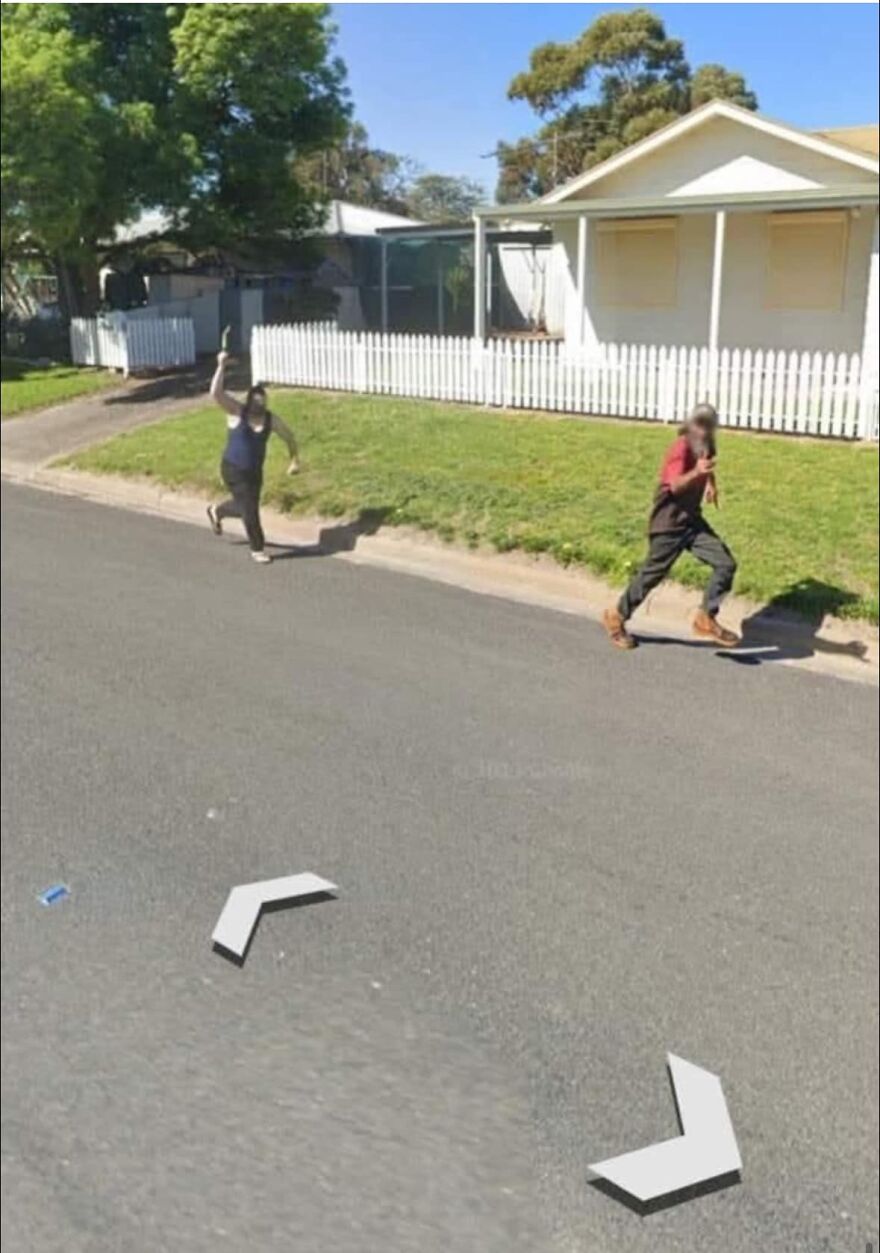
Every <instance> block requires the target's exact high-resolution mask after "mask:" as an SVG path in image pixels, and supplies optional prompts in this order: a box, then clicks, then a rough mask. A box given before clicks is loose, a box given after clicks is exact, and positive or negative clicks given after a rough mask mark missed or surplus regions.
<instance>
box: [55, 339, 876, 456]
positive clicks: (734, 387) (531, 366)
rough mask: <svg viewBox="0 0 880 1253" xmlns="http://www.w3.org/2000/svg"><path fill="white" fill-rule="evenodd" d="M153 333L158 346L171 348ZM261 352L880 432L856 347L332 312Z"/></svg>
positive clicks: (478, 388)
mask: <svg viewBox="0 0 880 1253" xmlns="http://www.w3.org/2000/svg"><path fill="white" fill-rule="evenodd" d="M138 325H139V326H140V327H143V326H144V325H145V323H144V322H141V323H139V324H138ZM164 325H165V326H170V325H171V320H166V321H165V323H164ZM99 331H100V328H99ZM76 336H77V337H78V338H77V344H78V346H79V347H78V351H79V352H80V354H85V355H84V356H83V359H86V357H88V356H89V355H91V356H92V357H94V356H95V355H96V354H97V355H98V356H100V355H101V353H102V352H105V351H106V352H110V351H111V346H107V347H106V348H104V347H102V346H101V344H100V343H97V346H96V331H95V329H94V327H84V328H77V331H76ZM97 337H98V339H100V334H99V333H97ZM73 340H74V331H73V328H72V329H71V342H72V343H73ZM150 343H151V345H152V346H151V348H150V349H149V351H150V352H152V353H153V355H154V356H163V355H164V356H165V357H167V356H168V354H169V352H171V351H172V350H171V349H170V348H169V347H163V346H161V345H158V346H157V341H155V340H151V341H150ZM115 351H117V352H118V351H119V349H118V344H117V345H116V348H115ZM127 351H128V352H129V354H130V353H131V352H132V345H131V344H130V343H129V345H128V348H127ZM139 351H144V352H146V351H147V349H143V350H141V349H140V348H139ZM178 351H180V350H179V348H178ZM74 359H78V358H77V357H76V356H75V358H74ZM144 363H146V360H145V361H144ZM150 363H151V364H152V363H153V361H152V359H151V360H150ZM164 363H166V364H167V363H168V362H164ZM251 363H252V370H253V376H254V378H255V379H259V380H261V381H264V382H267V383H276V384H287V385H289V386H298V387H320V388H328V389H332V390H336V391H357V392H367V393H377V394H380V395H392V396H415V397H420V398H423V399H431V400H451V401H464V402H470V403H472V404H486V405H500V406H504V407H506V408H516V409H549V410H555V411H557V412H565V413H584V414H599V415H608V416H610V417H624V418H625V417H630V418H642V419H647V420H650V421H662V422H671V421H677V420H679V419H680V418H681V417H682V416H683V415H684V414H685V413H686V412H687V411H688V410H689V409H690V408H691V407H692V406H693V405H694V404H695V403H696V402H697V401H701V400H709V401H711V402H712V403H714V404H715V405H716V406H717V407H718V408H719V412H720V416H721V422H722V424H723V425H725V426H733V427H742V428H748V429H751V430H766V431H785V432H792V433H797V434H802V435H803V434H807V435H823V436H832V437H836V438H845V439H854V438H862V439H876V438H877V422H878V418H877V413H878V405H877V380H876V379H875V378H867V377H866V376H865V373H864V371H863V370H862V364H861V359H860V357H859V355H858V354H857V353H853V354H851V355H847V354H845V353H838V354H834V353H824V354H823V353H819V352H815V353H810V352H797V351H786V350H782V349H781V350H778V351H772V350H770V351H764V350H762V349H760V348H759V349H757V350H756V351H753V350H752V349H745V350H741V349H739V348H735V349H733V350H730V349H722V350H721V351H720V352H717V353H713V352H710V351H709V349H708V348H705V347H697V346H691V345H680V346H678V347H668V346H666V345H659V346H658V345H653V344H652V345H644V344H638V345H632V344H600V345H598V347H596V348H595V349H592V350H590V351H577V350H575V351H572V350H571V349H569V348H567V347H566V346H565V345H564V344H562V343H559V342H551V341H546V340H545V341H535V340H517V341H511V340H509V339H497V340H494V339H493V340H489V341H488V342H487V343H485V344H483V343H480V342H479V341H477V340H469V339H464V338H456V337H453V336H437V335H401V334H376V333H372V332H353V331H339V330H337V329H336V327H335V325H334V324H333V323H324V324H301V325H295V326H258V327H255V328H254V332H253V337H252V341H251Z"/></svg>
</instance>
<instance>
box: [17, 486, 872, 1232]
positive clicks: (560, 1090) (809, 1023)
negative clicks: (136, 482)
mask: <svg viewBox="0 0 880 1253" xmlns="http://www.w3.org/2000/svg"><path fill="white" fill-rule="evenodd" d="M2 590H3V621H2V626H3V703H4V717H3V794H2V823H3V847H4V885H3V950H4V971H5V977H4V994H5V995H4V1032H3V1037H4V1043H3V1080H4V1085H3V1086H4V1097H5V1100H4V1106H3V1114H4V1126H3V1141H4V1156H3V1165H4V1188H5V1206H4V1237H7V1238H8V1239H9V1241H10V1243H9V1245H8V1247H9V1248H11V1249H15V1250H17V1251H19V1250H20V1251H23V1253H30V1251H31V1250H33V1251H34V1253H49V1251H53V1253H54V1251H55V1250H62V1249H63V1250H65V1251H66V1253H69V1251H74V1253H79V1251H83V1253H85V1251H86V1250H88V1251H89V1253H94V1251H100V1253H104V1251H105V1250H106V1251H107V1253H129V1251H131V1253H154V1251H155V1250H160V1249H173V1250H175V1253H187V1251H190V1250H192V1251H198V1253H201V1251H203V1250H204V1251H207V1250H211V1251H212V1253H213V1251H214V1250H218V1249H229V1250H234V1251H235V1253H238V1251H239V1250H245V1249H247V1250H260V1251H262V1250H284V1251H285V1253H289V1251H290V1250H296V1251H297V1253H543V1251H544V1250H548V1251H551V1253H574V1251H581V1250H583V1251H584V1253H594V1251H596V1253H618V1251H620V1253H695V1251H699V1253H755V1250H761V1251H762V1253H763V1251H765V1250H767V1251H771V1250H772V1251H776V1250H781V1251H783V1250H791V1251H792V1253H814V1251H815V1253H837V1251H838V1250H853V1251H854V1253H863V1250H864V1249H865V1246H866V1243H867V1242H868V1241H871V1240H874V1241H876V1238H877V1211H876V1186H875V1180H876V1168H877V1156H876V1142H877V1108H876V1083H877V1068H876V1045H875V1039H876V1029H877V1021H876V1017H877V1015H876V999H875V991H876V946H875V935H876V931H875V928H876V914H875V907H874V900H875V895H876V888H877V860H876V853H877V844H876V786H875V781H876V769H877V761H876V743H877V722H876V692H875V691H874V690H872V689H871V688H869V687H862V686H859V685H856V684H850V683H844V682H840V681H838V680H835V679H829V678H824V677H817V676H814V675H810V674H807V673H803V672H797V671H793V670H791V669H787V668H785V667H781V666H774V665H772V664H766V665H762V666H760V667H744V666H740V665H737V664H736V663H735V662H734V661H732V660H731V659H730V658H729V657H720V656H718V655H716V653H715V652H714V651H713V650H712V649H707V648H705V647H704V646H699V647H697V646H694V647H689V646H685V645H681V644H675V643H671V642H667V643H662V644H650V645H646V646H644V647H642V648H641V649H639V650H638V652H636V653H635V654H632V655H623V654H618V653H614V652H612V651H611V650H610V649H609V648H608V647H607V645H606V643H605V641H604V639H603V638H602V636H601V632H600V629H599V628H598V627H597V626H595V625H594V624H591V623H587V622H584V621H583V620H580V619H577V618H573V617H569V616H566V615H562V614H555V613H553V612H549V611H545V610H540V609H537V608H529V607H525V606H523V605H513V604H510V603H507V602H505V601H502V600H499V599H493V598H491V597H482V596H475V595H471V594H469V593H466V592H462V591H459V590H457V589H454V588H451V587H446V586H440V585H437V584H433V583H430V582H427V581H423V580H419V579H415V578H410V577H407V576H403V575H400V574H394V573H390V572H387V571H381V570H377V569H373V568H366V567H359V566H356V565H352V564H347V563H342V562H338V561H334V560H332V559H322V558H320V557H304V556H303V557H299V558H293V559H290V560H283V561H278V562H276V563H275V564H274V565H272V566H271V567H268V568H265V569H263V568H259V567H256V566H254V565H253V564H252V563H251V562H250V561H249V560H248V559H247V555H246V551H245V550H244V549H243V548H242V547H241V546H239V545H238V544H235V543H233V542H232V541H231V540H224V541H217V540H214V539H213V538H212V537H211V536H210V535H209V534H208V532H207V528H206V529H205V531H204V532H202V531H199V530H197V529H195V528H193V527H190V526H184V525H178V524H175V523H172V522H166V521H162V520H159V519H155V518H148V517H144V516H140V515H135V514H128V513H125V512H122V511H117V510H113V509H107V508H103V507H100V506H95V505H91V504H85V503H83V502H81V501H76V500H73V499H69V498H61V497H54V496H52V495H49V494H47V493H41V492H35V491H32V490H30V489H27V488H21V487H6V488H5V490H4V493H3V588H2ZM306 870H310V871H313V872H314V873H316V874H319V875H321V876H323V877H325V878H328V879H330V880H332V881H334V882H335V883H337V884H339V886H340V892H339V895H338V898H337V899H335V900H329V901H324V902H322V903H315V904H308V905H304V906H301V907H298V908H292V909H289V910H284V911H280V912H274V913H271V914H269V915H266V916H264V917H263V918H262V920H261V921H260V923H259V926H258V929H257V932H256V935H255V938H254V941H253V944H252V946H251V949H250V952H249V955H248V957H247V960H246V962H245V964H244V966H242V967H240V968H239V967H236V966H234V965H232V964H231V963H230V962H228V961H226V960H224V959H223V958H222V957H221V956H219V955H218V954H217V953H215V952H213V951H212V949H211V944H210V935H211V931H212V930H213V927H214V924H215V923H216V921H217V917H218V915H219V912H220V909H221V908H222V905H223V903H224V901H225V898H226V895H227V892H228V891H229V889H230V888H231V887H232V886H233V885H234V884H237V883H242V882H248V881H252V880H257V879H262V878H272V877H277V876H280V875H284V874H293V873H297V872H300V871H306ZM59 881H60V882H64V883H66V884H68V885H69V887H70V889H71V896H70V898H69V899H68V900H66V901H64V902H63V903H61V904H58V905H54V906H52V907H49V908H43V907H41V906H40V905H39V904H38V902H37V899H36V897H37V893H38V892H39V891H40V890H41V889H42V888H45V887H47V886H48V885H50V884H53V883H56V882H59ZM667 1051H672V1052H675V1053H677V1054H679V1055H680V1056H682V1057H684V1058H687V1059H688V1060H689V1061H692V1062H695V1063H697V1064H698V1065H701V1066H705V1067H706V1068H708V1069H710V1070H712V1071H714V1072H715V1073H717V1074H718V1075H720V1076H721V1078H722V1080H723V1083H724V1089H725V1094H726V1096H727V1100H728V1105H729V1109H730V1113H731V1117H732V1119H733V1123H734V1126H735V1128H736V1132H737V1136H738V1140H739V1146H740V1150H741V1152H742V1156H743V1162H744V1167H743V1172H742V1179H741V1182H740V1183H739V1184H738V1185H736V1186H732V1187H729V1188H726V1189H724V1190H722V1191H717V1192H715V1193H713V1194H711V1195H708V1196H702V1197H699V1198H697V1199H693V1200H689V1201H687V1202H685V1203H682V1204H680V1205H677V1206H674V1207H671V1208H667V1209H663V1210H661V1211H660V1212H657V1213H652V1214H649V1215H647V1216H645V1215H640V1214H637V1213H634V1212H632V1211H631V1210H630V1209H628V1208H627V1207H626V1206H625V1205H623V1204H621V1203H620V1201H619V1200H617V1199H616V1198H613V1197H610V1196H608V1195H606V1194H604V1193H602V1192H600V1191H599V1190H597V1189H596V1188H595V1187H593V1186H592V1185H591V1183H590V1182H589V1179H588V1175H587V1166H588V1164H589V1163H590V1162H594V1161H598V1160H600V1159H602V1158H607V1157H611V1156H613V1155H615V1154H618V1153H624V1152H626V1151H628V1150H631V1149H636V1148H640V1147H642V1146H644V1145H648V1144H651V1143H654V1142H656V1141H658V1140H661V1139H664V1138H668V1137H670V1136H674V1135H676V1134H677V1130H678V1128H677V1123H676V1117H675V1109H674V1104H673V1101H672V1097H671V1094H670V1089H669V1083H668V1078H667V1074H666V1069H665V1057H666V1053H667Z"/></svg>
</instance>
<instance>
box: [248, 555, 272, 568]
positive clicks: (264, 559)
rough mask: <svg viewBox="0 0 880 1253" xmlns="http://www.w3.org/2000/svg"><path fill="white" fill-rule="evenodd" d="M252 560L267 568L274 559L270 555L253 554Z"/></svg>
mask: <svg viewBox="0 0 880 1253" xmlns="http://www.w3.org/2000/svg"><path fill="white" fill-rule="evenodd" d="M251 560H252V561H256V562H257V564H258V565H261V566H267V565H268V564H269V562H270V561H271V560H272V558H271V557H270V556H269V554H268V553H251Z"/></svg>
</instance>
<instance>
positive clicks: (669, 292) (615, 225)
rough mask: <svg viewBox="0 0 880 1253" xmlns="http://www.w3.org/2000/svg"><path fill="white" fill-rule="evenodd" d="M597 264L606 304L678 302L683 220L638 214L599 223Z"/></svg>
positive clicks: (652, 305) (657, 305)
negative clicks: (680, 241) (679, 229)
mask: <svg viewBox="0 0 880 1253" xmlns="http://www.w3.org/2000/svg"><path fill="white" fill-rule="evenodd" d="M596 269H597V277H598V291H599V299H600V301H601V303H602V304H604V305H617V306H625V307H628V308H635V309H657V308H664V307H669V306H671V305H674V304H675V303H676V288H677V279H678V222H677V220H676V219H675V218H632V219H622V220H617V221H611V220H605V221H599V222H598V223H597V231H596Z"/></svg>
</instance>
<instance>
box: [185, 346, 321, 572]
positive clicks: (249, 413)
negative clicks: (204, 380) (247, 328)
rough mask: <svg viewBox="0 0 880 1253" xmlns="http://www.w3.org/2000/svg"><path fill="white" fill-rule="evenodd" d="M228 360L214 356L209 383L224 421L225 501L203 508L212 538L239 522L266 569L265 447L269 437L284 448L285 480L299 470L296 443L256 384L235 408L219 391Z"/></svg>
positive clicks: (231, 399)
mask: <svg viewBox="0 0 880 1253" xmlns="http://www.w3.org/2000/svg"><path fill="white" fill-rule="evenodd" d="M228 360H229V354H228V353H226V352H221V353H219V355H218V357H217V370H216V372H215V374H214V377H213V379H212V380H211V396H212V397H213V399H214V400H216V402H217V404H218V405H219V406H220V408H221V409H223V410H224V411H225V413H226V415H227V417H226V447H225V449H224V450H223V459H222V461H221V462H220V474H221V476H222V478H223V482H224V483H225V484H226V486H227V487H228V488H229V491H230V492H231V496H230V498H229V500H224V501H222V502H221V504H219V505H208V521H209V522H210V523H211V530H212V531H213V532H214V534H215V535H222V534H223V522H224V519H226V518H241V520H242V522H243V523H244V529H245V531H246V533H247V537H248V543H249V544H250V549H251V556H252V557H253V559H254V561H257V562H260V563H261V564H264V565H265V564H267V563H268V562H270V561H271V560H272V558H271V557H270V556H269V554H268V553H267V552H266V551H265V538H264V536H263V527H262V525H261V523H260V492H261V491H262V488H263V463H264V462H265V460H266V445H267V444H268V442H269V436H270V435H271V434H272V432H273V431H274V432H275V434H276V435H278V436H280V438H281V439H283V440H284V442H285V444H286V445H287V451H288V454H289V455H290V464H289V465H288V467H287V473H288V474H296V473H297V471H298V470H299V460H298V457H297V449H296V440H295V439H294V438H293V432H292V431H291V430H290V427H288V425H287V424H286V423H285V422H282V420H281V418H279V417H278V416H277V414H274V413H270V412H269V409H268V407H267V405H266V389H265V387H263V385H262V384H261V383H257V384H256V385H255V386H253V387H250V388H248V392H247V395H246V396H245V399H244V404H240V403H239V402H238V401H237V400H236V399H235V398H234V397H233V396H230V395H229V393H228V392H227V391H226V390H225V388H224V385H223V380H224V372H225V369H226V362H227V361H228Z"/></svg>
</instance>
